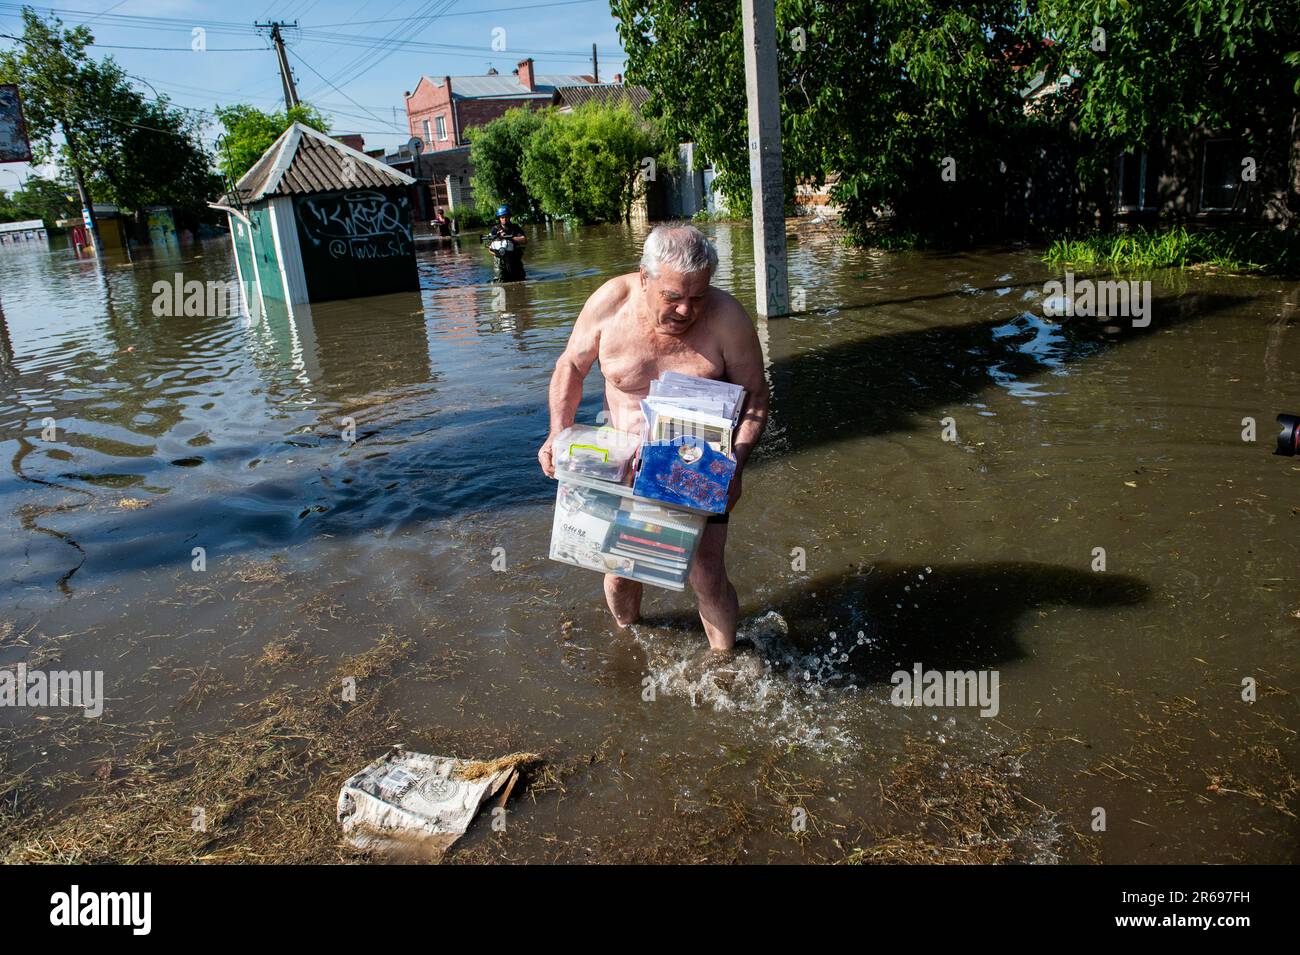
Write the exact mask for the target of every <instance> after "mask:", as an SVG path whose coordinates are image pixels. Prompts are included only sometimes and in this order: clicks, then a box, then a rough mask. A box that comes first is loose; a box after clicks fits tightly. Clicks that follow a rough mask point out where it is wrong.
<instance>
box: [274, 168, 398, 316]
mask: <svg viewBox="0 0 1300 955" xmlns="http://www.w3.org/2000/svg"><path fill="white" fill-rule="evenodd" d="M293 206H294V218H295V219H296V221H297V226H298V244H299V247H300V250H301V255H302V262H303V269H304V271H305V273H306V278H307V289H308V294H309V297H310V299H311V301H313V302H319V301H325V300H328V299H336V298H356V297H360V296H363V295H381V294H385V293H388V292H404V291H410V290H414V289H417V288H419V274H418V272H417V270H416V266H415V242H414V239H413V235H412V229H411V200H410V193H409V190H408V189H406V188H405V187H403V186H394V187H390V188H386V189H354V190H347V191H340V192H326V193H318V194H316V195H311V196H295V197H294V198H293Z"/></svg>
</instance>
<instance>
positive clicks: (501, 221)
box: [497, 216, 510, 229]
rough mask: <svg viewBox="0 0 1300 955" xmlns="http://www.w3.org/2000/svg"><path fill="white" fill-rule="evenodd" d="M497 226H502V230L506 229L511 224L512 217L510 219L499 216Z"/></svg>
mask: <svg viewBox="0 0 1300 955" xmlns="http://www.w3.org/2000/svg"><path fill="white" fill-rule="evenodd" d="M497 224H498V225H499V226H501V228H503V229H504V228H505V227H506V226H507V225H509V224H510V217H509V216H497Z"/></svg>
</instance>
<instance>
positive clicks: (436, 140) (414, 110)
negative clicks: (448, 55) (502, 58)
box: [406, 58, 593, 155]
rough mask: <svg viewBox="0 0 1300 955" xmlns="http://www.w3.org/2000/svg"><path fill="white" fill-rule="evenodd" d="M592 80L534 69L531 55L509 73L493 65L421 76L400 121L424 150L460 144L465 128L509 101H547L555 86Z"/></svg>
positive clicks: (520, 103) (487, 117) (539, 103)
mask: <svg viewBox="0 0 1300 955" xmlns="http://www.w3.org/2000/svg"><path fill="white" fill-rule="evenodd" d="M591 83H593V80H592V78H591V77H590V76H580V75H576V74H568V73H566V74H545V75H538V74H537V73H535V72H534V68H533V61H532V59H531V58H529V59H527V60H522V61H520V63H519V66H518V68H517V69H516V70H515V71H514V72H513V73H511V74H510V75H508V76H506V75H502V74H498V73H496V72H495V71H493V72H491V73H488V74H487V75H480V76H444V77H442V79H440V80H436V79H434V78H432V77H430V76H421V77H420V82H418V83H417V84H416V85H415V89H414V90H412V91H411V92H409V93H407V94H406V123H407V128H408V129H410V131H411V135H412V136H415V137H418V138H419V139H421V140H423V141H424V152H425V154H426V155H427V154H428V153H430V152H440V151H442V150H446V149H455V148H457V147H459V146H464V145H466V144H467V143H468V142H469V140H468V139H467V138H466V137H465V130H467V129H468V128H469V127H471V126H482V125H483V124H485V123H489V122H491V121H492V120H494V119H496V118H497V117H498V116H501V115H502V114H504V113H505V111H506V110H508V109H511V108H513V107H515V106H533V107H536V108H539V109H540V108H544V107H547V106H550V105H551V103H552V102H553V100H554V98H555V91H556V89H557V88H558V87H570V86H582V85H587V84H591Z"/></svg>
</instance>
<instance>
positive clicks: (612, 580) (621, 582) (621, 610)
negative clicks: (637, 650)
mask: <svg viewBox="0 0 1300 955" xmlns="http://www.w3.org/2000/svg"><path fill="white" fill-rule="evenodd" d="M641 589H642V587H641V582H640V581H639V580H628V579H627V578H626V577H618V576H616V575H614V574H606V575H605V603H607V604H608V605H609V612H610V613H612V614H613V615H614V622H615V623H617V624H618V625H619V626H620V627H626V626H630V625H631V624H634V623H636V622H637V621H638V620H640V619H641Z"/></svg>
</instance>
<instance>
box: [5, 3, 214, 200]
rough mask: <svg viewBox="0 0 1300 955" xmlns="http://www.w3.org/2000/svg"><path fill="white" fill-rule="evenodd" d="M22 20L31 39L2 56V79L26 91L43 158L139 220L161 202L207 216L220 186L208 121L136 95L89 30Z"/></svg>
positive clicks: (38, 157) (35, 144) (26, 15)
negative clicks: (203, 127)
mask: <svg viewBox="0 0 1300 955" xmlns="http://www.w3.org/2000/svg"><path fill="white" fill-rule="evenodd" d="M22 19H23V34H22V37H21V38H20V39H19V41H18V42H17V44H16V45H15V46H13V47H12V48H10V49H7V50H4V51H0V82H10V83H16V84H17V85H18V88H19V94H20V95H21V97H22V100H23V111H24V115H25V118H26V120H27V125H28V134H29V137H30V138H31V141H32V151H33V158H34V160H35V161H36V162H38V163H42V162H47V161H52V162H54V163H55V164H56V165H58V166H59V167H60V168H65V169H67V170H68V171H69V174H70V176H71V178H72V180H73V181H74V183H76V184H77V185H79V186H81V187H83V188H84V189H85V191H86V192H87V194H88V195H89V196H90V197H91V198H92V199H93V200H98V201H106V202H112V203H115V204H117V205H118V206H120V207H122V208H123V209H127V210H130V211H132V212H135V213H136V214H137V215H139V214H142V211H143V209H144V208H145V207H146V206H148V205H153V204H166V205H172V206H176V207H178V208H179V209H180V210H181V211H182V214H183V215H184V214H186V213H188V214H190V216H197V215H200V214H203V213H204V212H205V211H206V210H205V208H204V206H205V202H206V200H207V198H209V196H210V195H211V194H212V193H213V191H214V187H215V185H216V183H215V181H214V179H213V177H212V174H211V168H210V164H209V162H208V159H207V156H206V155H205V153H204V151H203V147H202V144H201V141H200V138H199V129H198V124H197V123H196V122H194V121H193V120H192V119H190V118H189V116H188V115H187V114H186V113H185V111H183V110H180V109H177V108H176V107H174V106H172V105H171V103H170V102H169V101H168V100H167V98H166V97H165V96H164V97H158V98H157V99H156V100H150V99H147V98H146V97H145V96H144V95H143V94H142V93H140V92H138V91H137V90H136V89H134V88H133V87H132V85H131V83H130V78H129V77H128V76H127V75H126V74H125V73H124V72H123V71H122V69H121V67H119V66H118V65H117V64H116V63H115V62H114V61H113V59H112V58H111V57H108V58H105V59H104V60H102V61H96V60H93V59H91V58H90V56H89V55H88V54H87V52H86V48H87V47H88V46H89V45H90V44H91V43H92V42H93V40H94V37H93V36H92V35H91V33H90V31H89V29H88V28H87V27H85V26H78V27H75V28H73V29H70V30H69V29H65V28H64V26H63V24H62V22H61V21H60V20H59V19H57V18H55V17H51V18H50V19H48V20H47V19H43V18H41V17H39V16H37V15H36V13H35V12H33V11H32V10H31V9H30V8H24V9H23V11H22ZM56 137H58V138H61V139H62V142H59V141H58V138H56Z"/></svg>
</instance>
